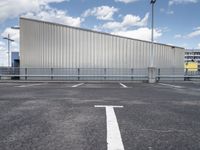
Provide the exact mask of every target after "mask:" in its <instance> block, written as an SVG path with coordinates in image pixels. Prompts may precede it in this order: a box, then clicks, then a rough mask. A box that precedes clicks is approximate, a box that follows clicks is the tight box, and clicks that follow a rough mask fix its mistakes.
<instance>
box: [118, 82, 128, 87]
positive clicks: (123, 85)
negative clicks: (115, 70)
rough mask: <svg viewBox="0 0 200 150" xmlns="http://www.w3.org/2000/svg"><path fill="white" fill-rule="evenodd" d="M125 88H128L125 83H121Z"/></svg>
mask: <svg viewBox="0 0 200 150" xmlns="http://www.w3.org/2000/svg"><path fill="white" fill-rule="evenodd" d="M119 84H120V85H121V86H122V87H123V88H128V87H127V86H126V85H125V84H123V83H119Z"/></svg>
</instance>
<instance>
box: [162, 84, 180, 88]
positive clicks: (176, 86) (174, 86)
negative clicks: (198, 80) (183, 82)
mask: <svg viewBox="0 0 200 150" xmlns="http://www.w3.org/2000/svg"><path fill="white" fill-rule="evenodd" d="M159 84H160V85H164V86H169V87H173V88H179V89H180V88H183V87H182V86H178V85H172V84H165V83H159Z"/></svg>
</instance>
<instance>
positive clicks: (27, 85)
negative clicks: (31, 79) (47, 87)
mask: <svg viewBox="0 0 200 150" xmlns="http://www.w3.org/2000/svg"><path fill="white" fill-rule="evenodd" d="M38 85H43V84H24V85H19V86H16V87H31V86H38Z"/></svg>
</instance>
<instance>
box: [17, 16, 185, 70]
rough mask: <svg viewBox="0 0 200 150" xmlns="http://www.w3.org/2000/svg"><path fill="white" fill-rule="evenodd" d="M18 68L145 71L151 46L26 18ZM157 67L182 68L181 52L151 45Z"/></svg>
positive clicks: (158, 45)
mask: <svg viewBox="0 0 200 150" xmlns="http://www.w3.org/2000/svg"><path fill="white" fill-rule="evenodd" d="M20 27H21V28H20V38H21V40H20V57H21V67H23V68H25V67H27V68H31V67H32V68H147V67H148V66H149V61H150V60H149V57H150V48H151V43H150V42H146V41H141V40H134V39H130V38H124V37H120V36H113V35H109V34H105V33H100V32H93V31H89V30H83V29H79V28H73V27H69V26H64V25H59V24H54V23H48V22H43V21H38V20H31V19H26V18H21V19H20ZM154 52H155V53H154V54H155V58H154V60H155V61H154V62H155V66H156V67H158V68H171V67H175V68H183V64H184V49H182V48H179V47H172V46H168V45H164V44H157V43H155V44H154Z"/></svg>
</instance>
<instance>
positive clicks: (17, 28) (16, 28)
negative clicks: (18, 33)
mask: <svg viewBox="0 0 200 150" xmlns="http://www.w3.org/2000/svg"><path fill="white" fill-rule="evenodd" d="M11 29H15V30H19V29H20V27H16V26H15V27H11Z"/></svg>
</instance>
